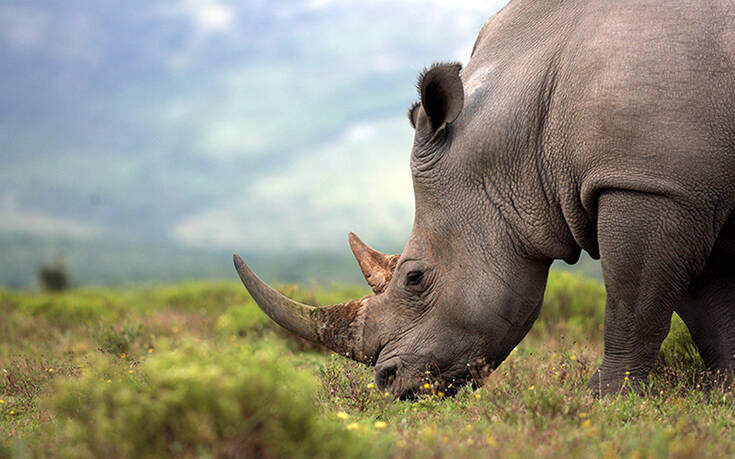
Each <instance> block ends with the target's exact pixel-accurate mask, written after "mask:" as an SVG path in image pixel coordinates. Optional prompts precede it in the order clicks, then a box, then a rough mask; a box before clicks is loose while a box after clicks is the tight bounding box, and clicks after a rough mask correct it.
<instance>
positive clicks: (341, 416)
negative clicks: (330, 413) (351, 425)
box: [337, 411, 350, 421]
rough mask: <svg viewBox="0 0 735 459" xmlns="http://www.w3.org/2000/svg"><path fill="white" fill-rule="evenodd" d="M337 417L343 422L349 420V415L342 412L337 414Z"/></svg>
mask: <svg viewBox="0 0 735 459" xmlns="http://www.w3.org/2000/svg"><path fill="white" fill-rule="evenodd" d="M337 417H338V418H340V419H342V420H343V421H346V420H348V419H350V415H349V414H347V413H345V412H344V411H340V412H339V413H337Z"/></svg>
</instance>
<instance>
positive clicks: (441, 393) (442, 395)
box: [436, 391, 444, 397]
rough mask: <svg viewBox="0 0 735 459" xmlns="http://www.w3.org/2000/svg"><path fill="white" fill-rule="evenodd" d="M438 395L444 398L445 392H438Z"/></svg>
mask: <svg viewBox="0 0 735 459" xmlns="http://www.w3.org/2000/svg"><path fill="white" fill-rule="evenodd" d="M436 395H438V396H439V397H444V392H442V391H439V392H437V394H436Z"/></svg>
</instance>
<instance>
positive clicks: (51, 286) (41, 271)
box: [38, 260, 71, 292]
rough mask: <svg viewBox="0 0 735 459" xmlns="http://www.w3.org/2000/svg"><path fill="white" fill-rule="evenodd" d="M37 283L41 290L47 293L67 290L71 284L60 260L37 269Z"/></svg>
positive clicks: (64, 266)
mask: <svg viewBox="0 0 735 459" xmlns="http://www.w3.org/2000/svg"><path fill="white" fill-rule="evenodd" d="M38 281H39V283H40V284H41V288H42V289H43V290H44V291H47V292H61V291H63V290H67V289H68V288H69V285H70V284H71V282H70V281H69V271H68V269H67V268H66V265H65V264H64V262H63V261H61V260H56V261H53V262H51V263H47V264H43V265H41V266H40V267H39V268H38Z"/></svg>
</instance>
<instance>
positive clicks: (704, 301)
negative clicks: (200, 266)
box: [234, 0, 735, 397]
mask: <svg viewBox="0 0 735 459" xmlns="http://www.w3.org/2000/svg"><path fill="white" fill-rule="evenodd" d="M417 86H418V92H419V101H418V102H417V103H416V104H415V105H413V106H412V107H411V108H410V110H409V112H408V117H409V120H410V123H411V125H412V126H413V127H414V129H415V136H414V143H413V148H412V151H411V156H410V167H411V172H412V179H413V187H414V191H415V203H416V207H415V219H414V224H413V230H412V233H411V236H410V238H409V240H408V242H407V244H406V246H405V248H404V249H403V252H402V253H401V254H399V255H388V254H383V253H380V252H378V251H376V250H373V249H371V248H369V247H368V246H366V245H365V244H364V243H363V242H362V241H360V240H359V239H358V238H357V237H356V236H355V235H353V234H350V236H349V242H350V245H351V247H352V250H353V252H354V254H355V256H356V258H357V261H358V262H359V265H360V268H361V270H362V272H363V273H364V275H365V278H366V280H367V282H368V283H369V285H370V286H371V287H372V290H373V291H374V295H372V296H368V297H365V298H362V299H358V300H353V301H350V302H347V303H344V304H338V305H333V306H325V307H312V306H307V305H304V304H300V303H298V302H295V301H292V300H290V299H288V298H286V297H284V296H282V295H281V294H279V293H278V292H276V291H274V290H273V289H271V288H270V287H268V286H267V285H266V284H265V283H263V282H262V281H261V280H260V279H259V278H258V277H256V275H255V274H253V272H252V271H251V270H250V269H249V268H248V266H247V265H246V264H245V263H244V262H243V261H242V259H241V258H240V257H238V256H237V255H235V256H234V261H235V265H236V268H237V272H238V273H239V276H240V278H241V280H242V282H243V283H244V285H245V287H246V288H247V289H248V291H249V292H250V293H251V295H252V297H253V298H254V299H255V301H256V302H257V304H258V305H259V306H260V307H261V308H262V309H263V311H265V313H266V314H267V315H268V316H270V317H271V318H272V319H273V320H274V321H276V322H277V323H278V324H280V325H281V326H283V327H285V328H286V329H288V330H290V331H291V332H293V333H294V334H296V335H298V336H300V337H302V338H305V339H307V340H310V341H314V342H317V343H322V344H324V345H325V346H327V347H328V348H330V349H332V350H334V351H335V352H338V353H340V354H343V355H345V356H347V357H349V358H351V359H354V360H357V361H359V362H363V363H365V364H367V365H374V366H375V375H376V383H377V385H378V387H379V388H380V389H381V390H383V391H389V392H391V393H393V394H395V395H396V396H399V397H405V396H408V395H410V394H412V393H415V391H416V389H417V387H418V386H417V385H418V384H419V383H420V382H421V381H422V380H423V378H424V377H425V374H426V372H427V371H429V372H431V373H432V376H435V377H436V378H437V379H438V380H440V381H454V383H455V384H458V383H460V382H464V381H468V380H470V379H471V378H470V376H471V374H470V373H471V371H470V366H469V364H470V363H472V362H476V361H484V362H487V365H489V366H490V367H491V368H495V367H497V365H499V364H500V363H501V362H502V361H503V360H504V359H505V358H506V357H507V356H508V355H509V353H510V352H511V350H512V349H513V348H514V347H515V346H516V345H517V344H518V343H519V342H520V340H521V339H522V338H523V337H524V336H525V334H526V333H527V332H528V330H529V329H530V328H531V325H532V324H533V323H534V320H535V319H536V318H537V317H538V315H539V310H540V307H541V304H542V298H543V294H544V290H545V285H546V281H547V275H548V271H549V267H550V265H551V263H552V261H553V260H557V259H561V260H565V261H567V262H568V263H575V262H576V261H577V260H578V258H579V256H580V253H581V251H582V250H584V251H586V252H588V253H589V254H590V255H591V256H592V257H593V258H596V259H598V258H599V259H600V260H601V264H602V271H603V277H604V282H605V287H606V291H607V299H606V306H605V319H604V343H605V344H604V354H603V358H602V363H601V364H600V366H599V369H598V370H597V371H596V372H594V373H593V376H592V378H591V380H590V382H589V387H590V389H591V390H592V391H593V392H594V393H596V394H606V393H610V392H615V391H618V390H621V389H622V388H625V387H630V384H629V383H627V382H626V381H627V380H630V381H632V382H636V381H638V382H644V381H645V380H646V379H647V377H648V374H649V372H650V370H651V368H652V366H653V364H654V362H655V359H656V357H657V353H658V351H659V348H660V345H661V342H662V340H663V339H664V338H665V337H666V335H667V333H668V330H669V325H670V320H671V317H672V313H673V312H676V313H678V314H679V316H681V318H682V319H683V320H684V322H685V323H686V325H687V327H688V328H689V330H690V332H691V334H692V337H693V339H694V341H695V343H696V345H697V347H698V349H699V352H700V354H701V356H702V357H703V360H704V362H705V364H706V366H707V367H708V368H709V369H711V370H715V371H721V372H725V374H729V375H732V374H733V369H734V368H735V212H733V209H734V208H735V3H733V2H732V1H731V0H712V1H707V2H697V1H685V0H670V1H663V0H620V1H614V2H611V1H609V0H551V1H550V0H513V1H511V3H510V4H508V5H507V6H506V7H505V8H504V9H502V10H501V11H500V12H499V13H497V14H496V15H494V16H493V17H491V18H490V19H489V20H488V21H487V23H486V24H485V25H484V27H483V28H482V30H481V32H480V34H479V36H478V38H477V40H476V42H475V45H474V48H473V50H472V54H471V58H470V60H469V62H468V64H467V65H466V66H465V67H464V68H462V67H461V66H460V65H459V64H456V63H439V64H434V65H432V66H431V67H430V68H429V69H428V70H425V71H424V72H423V73H422V74H421V75H420V77H419V80H418V85H417Z"/></svg>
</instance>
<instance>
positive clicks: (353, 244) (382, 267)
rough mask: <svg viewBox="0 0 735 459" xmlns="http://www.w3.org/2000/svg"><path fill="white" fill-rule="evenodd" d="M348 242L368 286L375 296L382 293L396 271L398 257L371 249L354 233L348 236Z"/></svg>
mask: <svg viewBox="0 0 735 459" xmlns="http://www.w3.org/2000/svg"><path fill="white" fill-rule="evenodd" d="M349 240H350V248H351V249H352V253H353V254H354V255H355V258H356V259H357V263H358V264H359V265H360V270H361V271H362V275H363V276H365V280H366V281H367V283H368V285H370V288H372V289H373V292H375V294H376V295H377V294H380V293H383V292H384V291H385V289H386V287H388V284H389V283H390V280H391V278H392V277H393V271H394V270H395V269H396V264H397V263H398V258H399V256H398V255H388V254H385V253H381V252H378V251H377V250H373V249H371V248H370V247H368V246H367V244H365V243H364V242H362V241H361V240H360V238H359V237H357V235H355V233H350V234H349Z"/></svg>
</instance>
